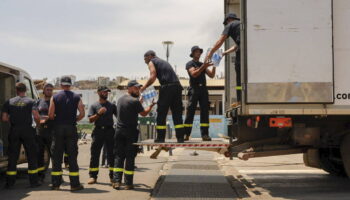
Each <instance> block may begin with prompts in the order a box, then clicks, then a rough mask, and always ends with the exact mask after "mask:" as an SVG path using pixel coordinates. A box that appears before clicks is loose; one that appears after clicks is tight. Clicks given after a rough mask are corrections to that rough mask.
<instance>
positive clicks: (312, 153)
mask: <svg viewBox="0 0 350 200" xmlns="http://www.w3.org/2000/svg"><path fill="white" fill-rule="evenodd" d="M303 160H304V164H305V166H307V167H313V168H318V169H320V168H321V165H320V153H319V150H318V149H308V150H307V152H306V153H304V155H303Z"/></svg>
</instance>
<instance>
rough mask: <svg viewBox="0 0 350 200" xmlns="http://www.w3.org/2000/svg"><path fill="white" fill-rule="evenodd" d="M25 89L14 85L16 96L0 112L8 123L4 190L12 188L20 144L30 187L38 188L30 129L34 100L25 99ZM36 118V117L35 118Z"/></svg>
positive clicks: (32, 133) (32, 136)
mask: <svg viewBox="0 0 350 200" xmlns="http://www.w3.org/2000/svg"><path fill="white" fill-rule="evenodd" d="M26 91H27V87H26V85H25V84H24V83H22V82H18V83H16V92H17V96H16V97H14V98H12V99H10V100H8V101H6V102H5V104H4V107H3V110H2V120H3V121H4V122H9V123H10V126H11V128H10V133H9V146H8V167H7V171H6V175H7V177H6V188H12V187H13V185H14V184H15V181H16V175H17V160H18V157H19V153H20V149H21V144H23V146H24V149H25V151H26V154H27V158H28V175H29V181H30V185H31V187H38V186H39V185H40V184H39V182H38V165H37V148H36V143H35V135H36V134H35V129H34V128H33V127H32V124H33V118H32V115H35V113H34V112H33V106H34V103H35V102H34V100H33V99H31V98H29V97H26ZM35 117H37V116H35Z"/></svg>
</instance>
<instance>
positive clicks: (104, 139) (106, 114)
mask: <svg viewBox="0 0 350 200" xmlns="http://www.w3.org/2000/svg"><path fill="white" fill-rule="evenodd" d="M109 92H111V90H110V89H108V88H107V87H106V86H100V87H98V89H97V93H98V96H99V97H100V99H99V101H97V102H96V103H94V104H92V105H91V107H90V109H89V115H88V116H89V121H90V123H93V122H95V128H94V130H93V132H92V143H91V159H90V169H89V175H90V180H89V182H88V184H95V183H96V182H97V175H98V171H99V167H98V166H99V160H100V154H101V149H102V147H103V146H104V145H105V146H106V149H107V161H108V165H109V178H110V180H111V183H112V181H113V166H114V155H113V148H114V146H113V145H114V133H115V130H114V128H113V125H114V120H113V115H115V116H117V107H116V105H114V104H112V103H111V102H109V101H108V100H107V99H108V93H109Z"/></svg>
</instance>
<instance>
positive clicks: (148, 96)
mask: <svg viewBox="0 0 350 200" xmlns="http://www.w3.org/2000/svg"><path fill="white" fill-rule="evenodd" d="M141 95H142V100H143V102H142V106H143V107H144V108H147V107H149V106H150V105H151V104H152V102H155V103H157V101H158V92H157V91H156V90H155V89H154V87H153V86H150V87H148V88H147V89H146V90H145V91H143V93H142V94H141ZM156 110H157V108H156V105H155V106H154V107H153V109H152V111H151V112H150V114H149V116H150V117H153V116H155V115H156Z"/></svg>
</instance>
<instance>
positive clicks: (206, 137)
mask: <svg viewBox="0 0 350 200" xmlns="http://www.w3.org/2000/svg"><path fill="white" fill-rule="evenodd" d="M202 140H203V141H211V137H210V136H209V135H203V136H202Z"/></svg>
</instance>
